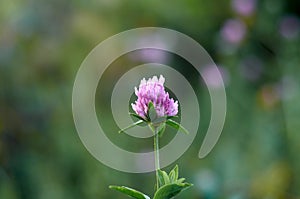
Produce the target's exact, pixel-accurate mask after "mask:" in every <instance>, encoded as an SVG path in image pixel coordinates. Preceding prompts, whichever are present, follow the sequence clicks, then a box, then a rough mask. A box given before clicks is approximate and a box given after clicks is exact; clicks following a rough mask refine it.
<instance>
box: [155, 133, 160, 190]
mask: <svg viewBox="0 0 300 199" xmlns="http://www.w3.org/2000/svg"><path fill="white" fill-rule="evenodd" d="M157 129H158V128H157V127H156V128H155V131H154V158H155V172H156V189H159V183H158V170H159V169H160V165H159V136H158V132H157V131H158V130H157Z"/></svg>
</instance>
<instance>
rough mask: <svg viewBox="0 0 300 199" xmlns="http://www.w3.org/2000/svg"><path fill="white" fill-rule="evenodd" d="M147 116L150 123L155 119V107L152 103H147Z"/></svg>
mask: <svg viewBox="0 0 300 199" xmlns="http://www.w3.org/2000/svg"><path fill="white" fill-rule="evenodd" d="M147 116H148V118H149V120H150V121H154V120H155V119H156V118H157V113H156V110H155V107H154V105H153V103H152V102H149V104H148V113H147Z"/></svg>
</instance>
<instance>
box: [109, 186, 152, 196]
mask: <svg viewBox="0 0 300 199" xmlns="http://www.w3.org/2000/svg"><path fill="white" fill-rule="evenodd" d="M109 188H110V189H113V190H116V191H119V192H121V193H123V194H126V195H127V196H130V197H132V198H136V199H150V197H149V196H147V195H146V194H144V193H142V192H140V191H137V190H135V189H132V188H129V187H125V186H115V185H110V186H109Z"/></svg>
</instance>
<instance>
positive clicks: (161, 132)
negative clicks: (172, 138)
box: [158, 123, 166, 137]
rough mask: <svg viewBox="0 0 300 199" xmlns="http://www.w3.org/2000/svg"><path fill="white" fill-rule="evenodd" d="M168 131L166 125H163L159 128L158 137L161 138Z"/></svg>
mask: <svg viewBox="0 0 300 199" xmlns="http://www.w3.org/2000/svg"><path fill="white" fill-rule="evenodd" d="M165 130H166V123H162V124H161V125H160V126H159V127H158V135H159V137H162V136H163V134H164V132H165Z"/></svg>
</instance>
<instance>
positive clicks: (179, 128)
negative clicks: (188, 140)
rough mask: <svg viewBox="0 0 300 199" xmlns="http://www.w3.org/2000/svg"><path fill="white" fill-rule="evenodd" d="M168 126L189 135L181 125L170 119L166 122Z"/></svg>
mask: <svg viewBox="0 0 300 199" xmlns="http://www.w3.org/2000/svg"><path fill="white" fill-rule="evenodd" d="M166 124H167V125H169V126H171V127H173V128H175V129H176V130H179V131H181V132H183V133H185V134H189V132H188V130H186V129H185V128H184V127H183V126H181V124H179V123H178V122H175V121H174V120H171V119H168V120H167V121H166Z"/></svg>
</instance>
